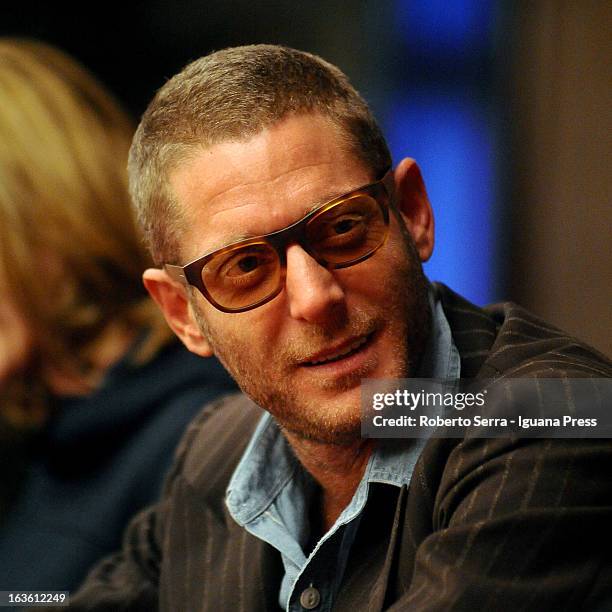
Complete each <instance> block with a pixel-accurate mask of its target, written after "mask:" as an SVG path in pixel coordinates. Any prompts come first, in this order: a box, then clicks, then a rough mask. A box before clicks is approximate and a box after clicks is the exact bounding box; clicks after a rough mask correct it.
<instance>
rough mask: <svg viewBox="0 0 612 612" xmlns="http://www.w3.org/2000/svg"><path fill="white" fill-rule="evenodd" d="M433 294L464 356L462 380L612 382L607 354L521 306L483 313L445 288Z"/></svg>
mask: <svg viewBox="0 0 612 612" xmlns="http://www.w3.org/2000/svg"><path fill="white" fill-rule="evenodd" d="M434 290H435V291H436V293H437V295H438V297H439V298H440V299H441V301H442V306H443V308H444V312H445V314H446V316H447V319H448V322H449V325H450V327H451V333H452V335H453V340H454V342H455V344H456V346H457V349H458V351H459V354H460V355H461V376H462V377H465V378H468V377H473V376H478V377H482V378H484V377H490V378H497V377H499V376H511V377H514V378H518V377H534V376H536V377H550V378H556V377H558V376H567V377H576V378H579V377H583V376H587V377H602V376H603V377H612V362H610V359H608V358H607V357H606V356H605V355H603V354H601V353H600V352H598V351H597V350H595V349H594V348H592V347H590V346H588V345H587V344H585V343H584V342H582V341H580V340H578V339H577V338H574V337H572V336H571V335H570V334H567V333H566V332H564V331H562V330H560V329H558V328H557V327H555V326H553V325H551V324H549V323H547V322H546V321H543V320H542V319H540V318H539V317H537V316H536V315H534V314H532V313H530V312H529V311H527V310H525V309H524V308H522V307H521V306H519V305H517V304H514V303H512V302H503V303H499V304H493V305H491V306H486V307H484V308H479V307H478V306H475V305H474V304H471V303H470V302H469V301H467V300H465V299H464V298H462V297H461V296H459V295H458V294H456V293H454V292H453V291H452V290H450V289H449V288H448V287H445V286H444V285H442V284H439V283H434Z"/></svg>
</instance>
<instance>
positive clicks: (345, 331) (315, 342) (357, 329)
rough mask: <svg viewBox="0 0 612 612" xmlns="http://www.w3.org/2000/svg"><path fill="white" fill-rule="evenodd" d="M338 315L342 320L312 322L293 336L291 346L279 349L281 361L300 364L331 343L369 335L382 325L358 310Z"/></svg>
mask: <svg viewBox="0 0 612 612" xmlns="http://www.w3.org/2000/svg"><path fill="white" fill-rule="evenodd" d="M340 316H342V320H339V318H336V317H334V319H335V320H332V321H326V322H325V324H324V325H319V324H313V325H312V326H310V327H308V328H305V329H303V330H302V331H301V333H300V337H299V338H295V339H294V340H293V342H292V344H291V346H288V347H286V348H284V349H282V350H281V351H279V353H278V357H279V358H280V360H281V363H288V364H290V365H294V366H296V365H301V364H303V363H305V362H307V361H310V359H311V357H312V356H313V355H316V354H317V353H320V352H322V351H324V350H325V349H327V348H329V347H330V346H332V345H335V344H340V343H342V342H344V341H347V340H351V339H353V338H357V337H360V336H369V335H370V334H372V333H373V332H375V331H377V330H378V329H380V328H381V326H382V321H381V320H380V319H377V318H374V317H372V316H371V315H369V314H367V313H366V312H363V311H360V310H355V311H354V312H353V313H352V314H351V317H350V318H349V317H348V316H347V315H346V314H344V313H343V314H342V315H340Z"/></svg>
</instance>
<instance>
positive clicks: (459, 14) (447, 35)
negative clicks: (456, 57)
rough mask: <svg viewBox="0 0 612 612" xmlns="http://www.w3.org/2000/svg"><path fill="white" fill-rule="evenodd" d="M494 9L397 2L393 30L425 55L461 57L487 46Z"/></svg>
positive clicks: (480, 2)
mask: <svg viewBox="0 0 612 612" xmlns="http://www.w3.org/2000/svg"><path fill="white" fill-rule="evenodd" d="M495 5H496V3H495V2H487V1H486V0H397V1H396V4H395V6H396V15H395V16H396V26H397V28H398V30H399V31H400V33H401V35H402V38H403V39H404V40H405V41H406V43H407V44H408V45H409V46H410V47H412V48H414V49H420V50H421V51H423V52H424V54H426V55H429V54H434V55H439V54H445V55H446V54H447V53H456V52H461V53H464V52H465V51H467V50H468V49H478V48H483V47H485V46H486V45H487V44H488V42H489V41H488V37H489V34H490V32H491V26H492V23H493V10H494V8H495Z"/></svg>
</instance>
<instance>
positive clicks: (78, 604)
mask: <svg viewBox="0 0 612 612" xmlns="http://www.w3.org/2000/svg"><path fill="white" fill-rule="evenodd" d="M435 288H436V291H437V292H438V294H439V297H440V298H441V300H442V304H443V308H444V311H445V314H446V317H447V319H448V321H449V324H450V327H451V332H452V335H453V339H454V342H455V344H456V346H457V348H458V350H459V353H460V356H461V371H462V377H482V378H498V377H501V376H511V377H543V378H553V377H564V376H565V377H568V378H580V377H606V378H611V377H612V364H611V363H610V361H609V360H607V359H606V357H604V356H603V355H600V354H598V353H596V352H595V351H594V350H592V349H590V348H589V347H586V346H585V345H583V344H581V343H580V342H578V341H577V340H575V339H573V338H571V337H569V336H567V335H566V334H564V333H563V332H561V331H559V330H557V329H555V328H553V327H551V326H549V325H547V324H546V323H544V322H543V321H541V320H539V319H537V318H536V317H534V316H533V315H531V314H529V313H527V312H526V311H525V310H523V309H521V308H520V307H518V306H515V305H513V304H508V303H506V304H501V305H497V306H492V307H488V308H486V309H479V308H477V307H475V306H473V305H472V304H470V303H468V302H466V301H465V300H464V299H463V298H461V297H460V296H458V295H457V294H455V293H453V292H452V291H450V290H449V289H448V288H446V287H444V286H442V285H436V286H435ZM260 415H261V411H260V409H259V408H257V407H256V406H254V405H253V404H252V403H251V402H250V401H249V400H248V399H247V398H245V397H243V396H231V397H230V398H227V399H225V400H222V401H219V402H217V403H215V404H212V405H210V406H208V407H206V408H205V409H204V411H203V412H202V413H201V414H200V416H199V418H197V419H196V420H195V421H194V422H193V424H192V426H191V427H190V429H189V430H188V432H187V434H186V436H185V438H184V440H183V442H182V444H181V447H180V449H179V451H178V453H177V460H176V463H175V465H174V468H173V470H172V472H171V474H170V475H169V478H168V482H167V484H166V488H165V493H164V495H163V497H162V499H161V500H160V502H159V503H158V504H157V505H156V506H155V507H153V508H150V509H149V510H147V511H145V512H143V513H142V514H140V515H139V516H137V517H136V518H135V519H134V521H133V522H132V524H131V525H130V527H129V529H128V530H127V532H126V536H125V541H124V547H123V550H122V551H121V552H120V553H118V554H117V555H114V556H113V557H110V558H108V559H106V560H105V561H103V562H102V563H100V564H99V565H98V566H97V567H96V568H94V570H93V571H92V573H91V574H90V575H89V577H88V579H87V581H86V582H85V584H84V585H83V587H82V588H81V590H80V591H79V593H78V594H76V595H75V596H74V597H73V600H72V605H71V607H70V609H71V610H83V611H84V610H88V611H106V610H108V611H110V610H125V611H143V612H145V611H146V612H151V611H153V610H156V609H160V610H162V611H164V612H205V611H209V612H219V611H226V610H227V611H228V612H234V611H245V612H247V611H248V612H254V611H272V610H278V609H279V608H278V593H279V586H280V580H281V577H282V572H283V567H282V562H281V560H280V556H279V554H278V552H277V551H276V550H275V549H273V548H272V547H270V546H269V545H268V544H266V543H264V542H262V541H260V540H258V539H257V538H255V537H253V536H251V535H250V534H248V533H247V532H246V531H244V530H243V529H242V528H240V527H239V526H238V525H237V524H236V523H234V521H233V520H232V518H231V517H230V516H229V514H228V512H227V509H226V507H225V504H224V495H225V489H226V487H227V484H228V482H229V479H230V477H231V474H232V473H233V470H234V468H235V466H236V464H237V463H238V460H239V459H240V457H241V455H242V453H243V451H244V449H245V447H246V444H247V442H248V439H249V437H250V433H251V432H252V430H253V429H254V426H255V424H256V421H257V420H258V418H259V416H260ZM611 468H612V441H610V440H593V439H591V440H585V439H583V440H576V439H574V440H567V439H566V440H563V439H557V440H550V439H540V440H538V439H506V438H504V439H501V438H500V439H470V440H461V439H431V440H430V441H429V442H428V443H427V445H426V446H425V449H424V450H423V453H422V454H421V457H420V458H419V460H418V462H417V465H416V466H415V471H414V473H413V477H412V481H411V484H410V486H409V487H403V488H401V489H398V488H396V487H391V486H388V485H384V484H374V485H372V489H371V494H370V497H369V501H368V504H367V506H366V508H365V510H364V515H363V518H362V520H361V523H360V526H359V530H358V533H357V535H356V538H355V541H354V544H353V547H352V549H351V557H350V559H349V562H348V566H347V568H346V573H345V577H344V581H343V583H342V585H341V588H340V591H339V594H338V597H337V600H336V601H335V604H334V608H333V609H334V611H342V612H344V611H347V612H348V611H350V612H355V611H361V610H364V611H371V612H374V611H376V612H378V611H381V610H389V611H399V610H418V611H421V610H470V611H471V610H496V611H497V610H512V611H516V610H529V611H531V610H537V611H542V610H554V611H560V610H572V611H574V610H602V611H603V610H612V555H611V551H612V545H611V544H612V539H611V538H610V533H611V532H612V469H611Z"/></svg>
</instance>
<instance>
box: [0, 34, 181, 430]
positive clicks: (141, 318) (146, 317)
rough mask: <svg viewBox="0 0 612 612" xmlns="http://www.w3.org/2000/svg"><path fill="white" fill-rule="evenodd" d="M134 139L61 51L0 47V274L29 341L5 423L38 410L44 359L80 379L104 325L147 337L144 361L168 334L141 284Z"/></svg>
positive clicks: (114, 107) (120, 115)
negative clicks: (131, 191)
mask: <svg viewBox="0 0 612 612" xmlns="http://www.w3.org/2000/svg"><path fill="white" fill-rule="evenodd" d="M132 134H133V125H132V123H131V121H130V120H129V118H128V117H127V115H126V114H125V113H124V112H123V111H122V110H121V108H120V107H119V105H118V104H117V102H116V101H115V100H114V99H113V98H112V97H111V95H110V94H109V93H108V92H107V91H105V90H104V88H103V87H102V86H101V85H100V84H99V83H98V82H97V81H96V80H95V79H94V78H93V77H92V76H91V75H90V74H89V73H88V72H87V71H86V70H85V69H84V68H82V67H81V66H80V65H78V64H77V63H76V62H75V61H74V60H72V59H71V58H69V57H68V56H67V55H66V54H64V53H62V52H60V51H58V50H57V49H54V48H52V47H50V46H49V45H46V44H44V43H40V42H36V41H31V40H18V39H0V278H2V279H4V281H5V282H6V283H7V293H6V295H8V297H9V299H10V300H11V301H12V302H13V304H14V305H15V307H16V309H17V311H18V312H19V314H20V316H21V317H22V318H23V319H24V320H25V322H26V325H27V328H28V329H29V331H30V332H31V334H32V336H33V338H34V339H35V346H34V349H33V352H32V355H31V358H30V361H29V364H28V368H27V371H25V372H20V373H19V374H16V375H15V376H13V378H12V380H10V381H9V383H8V390H6V389H3V392H2V396H3V397H4V398H5V399H4V400H2V406H1V407H2V409H3V412H4V413H9V414H10V415H12V418H13V420H19V419H21V420H24V421H27V420H28V419H30V420H32V419H37V418H39V417H40V416H41V415H44V414H45V413H46V411H47V409H48V402H47V400H46V397H47V395H48V394H49V391H48V389H46V388H45V383H44V381H43V380H41V365H42V364H44V363H45V362H49V360H52V362H53V363H54V365H55V367H56V368H60V369H61V368H64V369H66V371H70V372H73V373H74V372H78V373H79V374H81V375H85V376H87V375H88V373H89V372H90V370H91V369H92V363H91V362H90V357H88V354H89V352H90V351H91V347H92V344H93V343H95V341H96V340H97V339H99V338H100V336H101V334H102V333H103V332H104V331H105V330H106V329H107V328H108V327H109V325H111V324H116V323H120V324H123V325H125V326H126V327H129V328H131V329H142V330H148V331H149V334H148V340H147V341H146V342H144V343H143V344H142V346H141V350H140V352H139V354H138V361H140V362H142V361H146V360H148V359H149V358H150V357H151V356H152V355H153V354H154V353H155V352H156V351H157V350H158V349H159V347H160V346H162V345H163V344H164V343H165V342H166V341H167V340H168V339H169V338H170V337H171V333H170V331H169V329H168V328H167V326H166V324H165V322H164V321H163V319H162V318H161V315H160V314H159V312H158V310H157V308H156V307H155V306H154V304H153V303H152V301H150V300H149V299H148V297H147V296H146V293H145V291H144V288H143V287H142V283H141V282H140V275H141V273H142V271H143V269H144V268H145V267H147V265H150V262H149V259H148V256H147V255H146V252H145V250H144V248H143V246H142V245H141V240H140V238H139V235H138V233H137V231H136V229H135V225H134V223H133V220H132V217H131V212H130V203H129V195H128V190H127V174H126V170H125V165H126V162H127V155H128V149H129V145H130V141H131V137H132ZM25 389H27V392H26V391H25ZM7 397H8V398H10V399H8V400H7V399H6V398H7ZM6 402H8V404H7V403H6Z"/></svg>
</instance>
